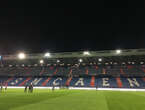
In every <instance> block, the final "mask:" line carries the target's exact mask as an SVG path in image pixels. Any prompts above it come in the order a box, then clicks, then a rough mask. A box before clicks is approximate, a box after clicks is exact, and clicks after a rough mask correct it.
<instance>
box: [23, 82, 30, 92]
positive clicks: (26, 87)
mask: <svg viewBox="0 0 145 110" xmlns="http://www.w3.org/2000/svg"><path fill="white" fill-rule="evenodd" d="M28 86H29V85H28V83H26V84H25V89H24V92H27V89H28Z"/></svg>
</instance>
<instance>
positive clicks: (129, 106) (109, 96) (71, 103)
mask: <svg viewBox="0 0 145 110" xmlns="http://www.w3.org/2000/svg"><path fill="white" fill-rule="evenodd" d="M0 110H145V92H116V91H86V90H56V91H54V92H52V91H51V90H40V89H39V90H38V89H37V90H34V93H32V94H31V93H24V92H23V89H9V90H8V91H7V93H4V92H3V93H0Z"/></svg>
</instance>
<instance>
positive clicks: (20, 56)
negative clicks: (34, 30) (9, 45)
mask: <svg viewBox="0 0 145 110" xmlns="http://www.w3.org/2000/svg"><path fill="white" fill-rule="evenodd" d="M18 58H19V59H20V60H23V59H25V58H26V54H25V53H19V54H18Z"/></svg>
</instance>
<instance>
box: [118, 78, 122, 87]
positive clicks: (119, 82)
mask: <svg viewBox="0 0 145 110" xmlns="http://www.w3.org/2000/svg"><path fill="white" fill-rule="evenodd" d="M116 81H117V85H118V87H119V88H122V87H123V85H122V82H121V80H120V78H116Z"/></svg>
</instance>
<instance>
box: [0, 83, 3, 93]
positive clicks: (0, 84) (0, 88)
mask: <svg viewBox="0 0 145 110" xmlns="http://www.w3.org/2000/svg"><path fill="white" fill-rule="evenodd" d="M2 90H3V83H2V82H1V83H0V91H1V92H2Z"/></svg>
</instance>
